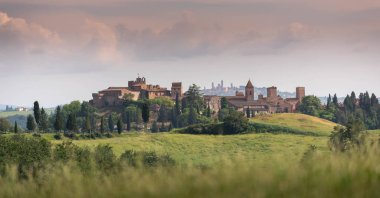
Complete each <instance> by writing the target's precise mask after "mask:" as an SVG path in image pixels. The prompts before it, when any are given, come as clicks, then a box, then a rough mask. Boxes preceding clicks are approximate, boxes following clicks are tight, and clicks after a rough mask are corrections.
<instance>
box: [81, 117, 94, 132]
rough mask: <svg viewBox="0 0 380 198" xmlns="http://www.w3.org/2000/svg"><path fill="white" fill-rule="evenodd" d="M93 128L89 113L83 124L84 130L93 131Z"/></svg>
mask: <svg viewBox="0 0 380 198" xmlns="http://www.w3.org/2000/svg"><path fill="white" fill-rule="evenodd" d="M91 128H92V127H91V118H90V116H89V115H87V116H86V118H85V121H84V124H83V131H87V132H91Z"/></svg>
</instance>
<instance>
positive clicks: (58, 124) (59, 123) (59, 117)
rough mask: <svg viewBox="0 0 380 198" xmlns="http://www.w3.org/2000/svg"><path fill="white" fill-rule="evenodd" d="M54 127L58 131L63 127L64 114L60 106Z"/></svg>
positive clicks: (56, 111)
mask: <svg viewBox="0 0 380 198" xmlns="http://www.w3.org/2000/svg"><path fill="white" fill-rule="evenodd" d="M54 129H55V130H56V131H57V132H60V131H61V130H62V129H63V116H62V112H61V107H60V106H58V107H57V108H56V110H55V120H54Z"/></svg>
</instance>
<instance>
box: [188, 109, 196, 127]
mask: <svg viewBox="0 0 380 198" xmlns="http://www.w3.org/2000/svg"><path fill="white" fill-rule="evenodd" d="M197 116H198V115H197V113H196V111H195V109H194V107H192V106H190V108H189V117H188V119H187V123H188V124H189V125H192V124H196V123H197Z"/></svg>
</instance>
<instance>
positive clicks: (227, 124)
mask: <svg viewBox="0 0 380 198" xmlns="http://www.w3.org/2000/svg"><path fill="white" fill-rule="evenodd" d="M223 128H224V134H237V133H242V132H244V131H246V130H247V129H248V119H247V118H246V117H245V115H244V114H243V113H241V112H237V111H232V112H230V114H229V115H228V116H227V117H226V118H224V120H223Z"/></svg>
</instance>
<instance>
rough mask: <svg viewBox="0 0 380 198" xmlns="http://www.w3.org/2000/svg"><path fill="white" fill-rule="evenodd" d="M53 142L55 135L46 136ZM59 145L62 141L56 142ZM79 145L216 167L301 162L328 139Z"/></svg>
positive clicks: (135, 136) (137, 137) (169, 139)
mask: <svg viewBox="0 0 380 198" xmlns="http://www.w3.org/2000/svg"><path fill="white" fill-rule="evenodd" d="M45 137H46V138H48V139H52V134H47V135H45ZM53 142H54V143H58V142H61V141H56V140H54V141H53ZM73 142H74V143H75V144H77V145H79V146H88V147H90V148H94V147H95V146H96V145H98V144H109V145H111V146H112V147H113V148H114V151H115V153H116V154H117V155H120V154H121V153H122V152H124V151H125V150H126V149H133V150H138V151H143V150H144V151H149V150H150V151H156V152H158V153H167V154H169V155H170V156H172V157H173V158H174V159H175V160H176V161H177V162H178V163H180V164H196V165H200V164H206V165H207V164H213V163H217V162H218V161H220V160H223V159H224V158H229V159H230V158H231V157H232V158H234V157H237V158H239V157H244V158H248V159H250V160H254V161H266V160H270V159H273V158H276V157H284V156H286V158H287V159H289V160H299V159H300V158H301V157H302V155H303V153H304V152H305V150H307V148H308V147H309V145H312V144H313V145H316V146H317V147H318V148H320V149H321V150H322V151H326V150H327V138H326V137H312V136H301V135H291V134H277V135H275V134H244V135H231V136H211V135H186V134H170V133H158V134H146V133H130V134H123V135H122V136H119V137H113V138H104V139H96V140H74V141H73Z"/></svg>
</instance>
